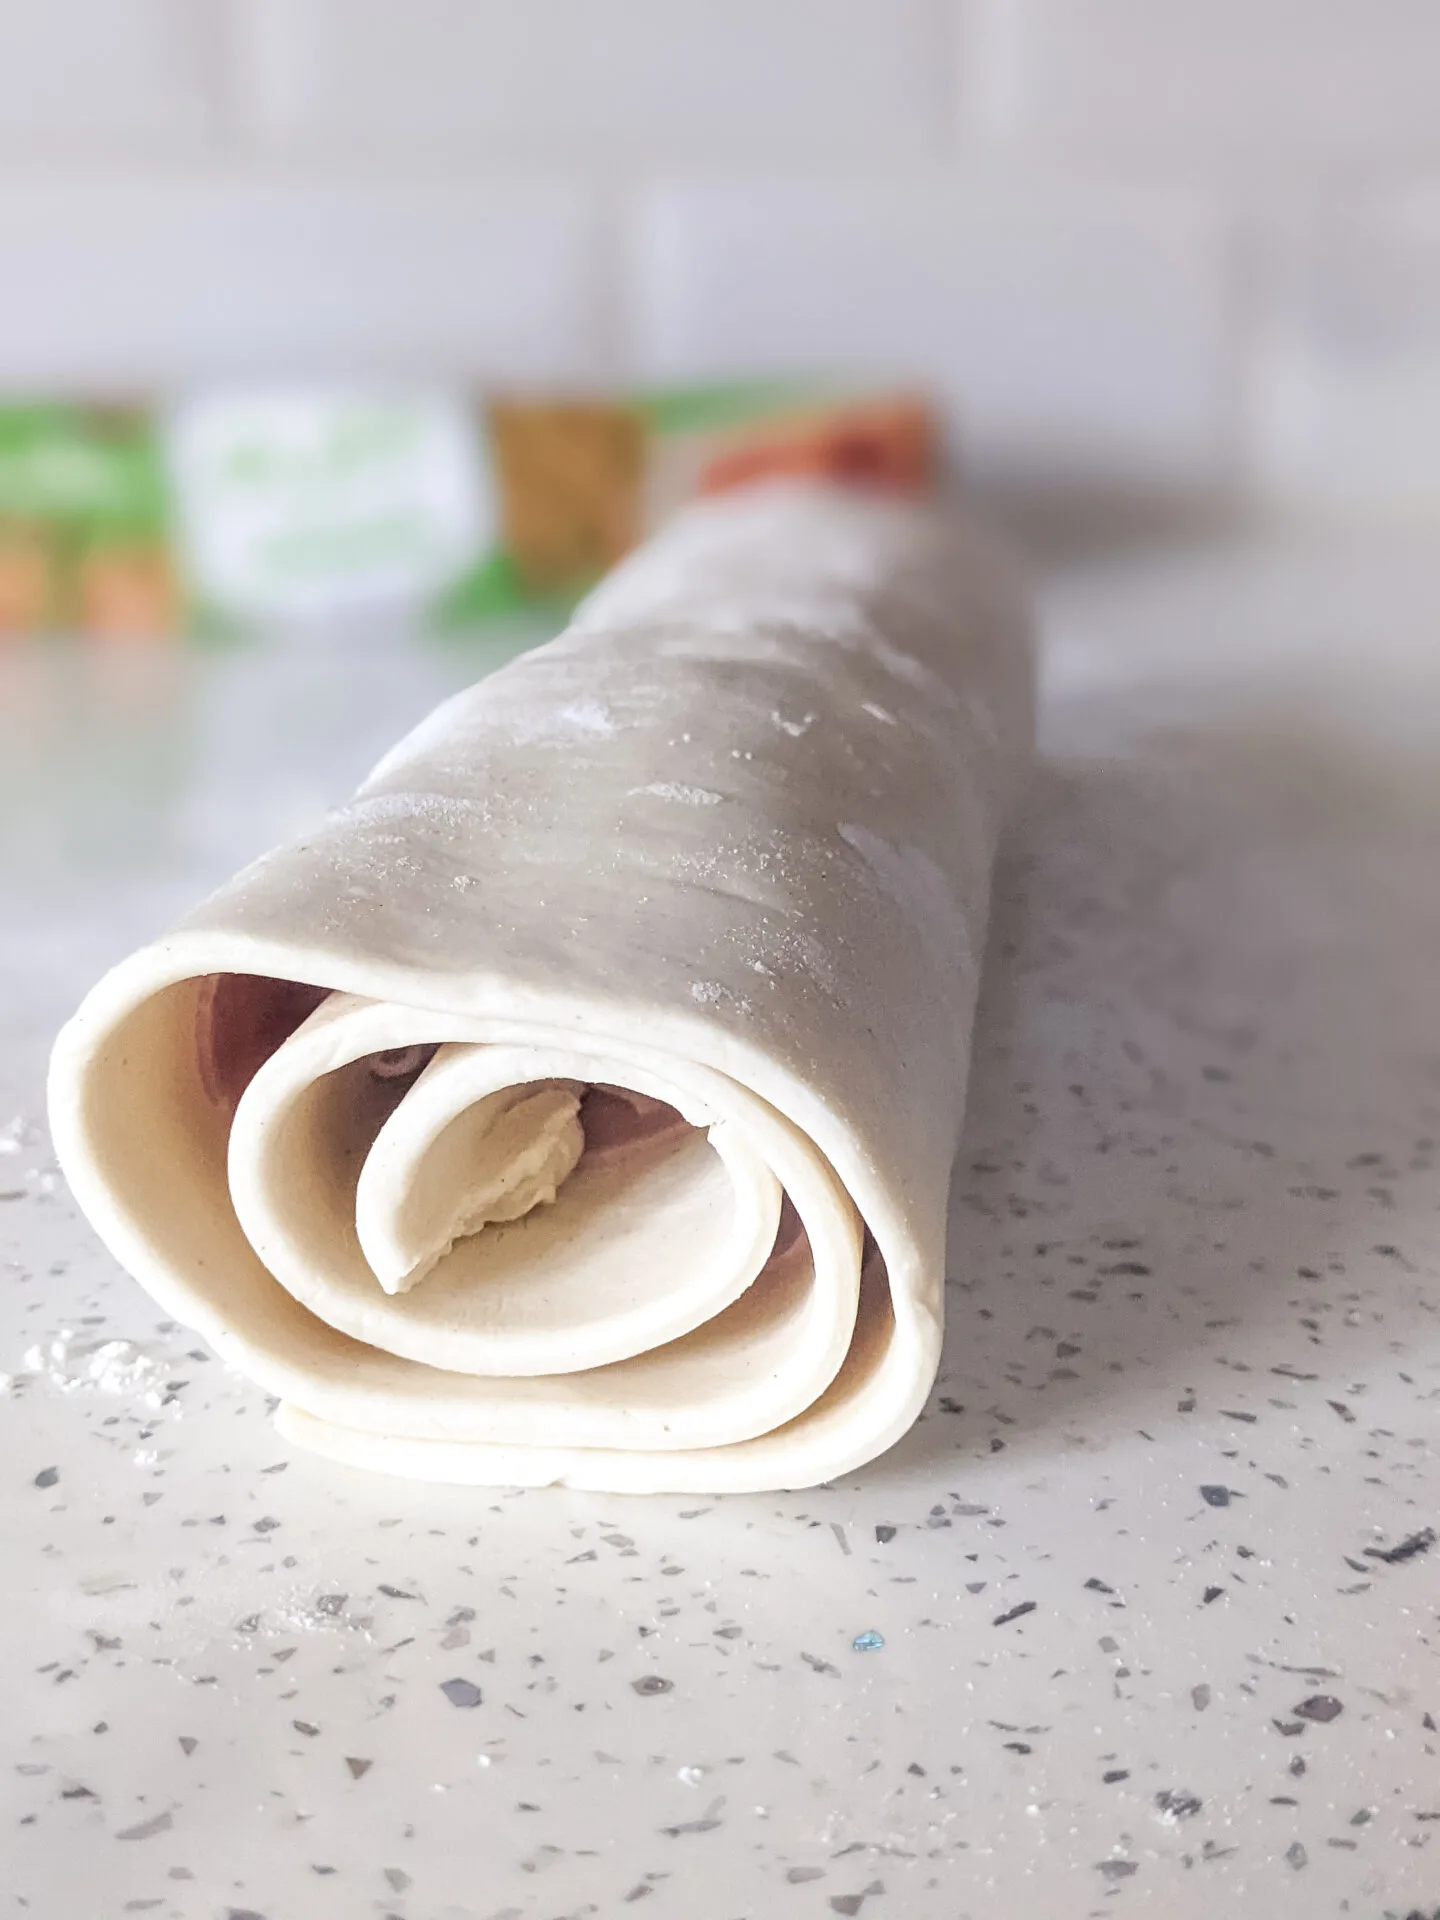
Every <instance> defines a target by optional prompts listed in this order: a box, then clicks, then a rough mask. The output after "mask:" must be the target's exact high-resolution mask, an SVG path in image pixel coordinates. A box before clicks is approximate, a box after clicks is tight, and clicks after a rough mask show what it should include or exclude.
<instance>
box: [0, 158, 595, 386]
mask: <svg viewBox="0 0 1440 1920" xmlns="http://www.w3.org/2000/svg"><path fill="white" fill-rule="evenodd" d="M0 260H3V261H4V263H5V298H4V299H3V301H0V385H4V386H6V387H14V386H16V385H26V386H38V385H44V384H46V383H51V384H55V385H57V386H59V387H61V388H64V387H66V386H69V385H72V384H77V383H78V384H80V385H89V386H97V385H99V386H114V385H117V384H119V385H123V384H127V383H131V382H139V383H142V384H143V383H159V384H161V385H169V384H172V383H176V382H183V381H186V380H190V379H194V378H197V377H200V378H203V377H206V376H210V375H217V374H244V373H288V372H300V373H322V374H323V373H328V372H365V371H378V372H382V373H384V372H394V373H402V372H403V373H423V374H436V375H444V374H455V375H467V376H471V375H473V376H478V377H481V378H491V379H497V378H498V379H565V378H573V377H576V376H581V377H583V376H585V375H587V374H590V373H593V371H594V368H595V365H596V352H597V348H596V324H595V315H596V289H595V285H594V261H593V257H592V236H591V232H590V223H589V208H588V205H587V202H586V200H585V198H584V197H583V196H582V195H581V194H579V193H578V192H575V191H571V190H569V189H566V188H562V187H549V186H544V185H535V186H523V185H520V184H518V183H516V184H509V185H506V186H505V187H503V188H495V189H485V188H473V189H472V188H455V189H450V188H439V187H436V188H424V187H394V186H387V185H377V186H373V187H372V186H366V185H363V184H353V185H334V186H326V185H291V184H282V183H280V182H271V183H254V182H251V183H245V182H236V181H232V180H224V179H209V180H191V181H186V182H183V183H173V182H161V181H158V180H148V181H147V180H139V181H131V182H128V183H124V184H117V185H111V186H98V185H92V186H85V187H80V186H71V185H53V186H41V185H37V184H34V183H26V184H24V185H16V184H11V185H8V186H4V187H0Z"/></svg>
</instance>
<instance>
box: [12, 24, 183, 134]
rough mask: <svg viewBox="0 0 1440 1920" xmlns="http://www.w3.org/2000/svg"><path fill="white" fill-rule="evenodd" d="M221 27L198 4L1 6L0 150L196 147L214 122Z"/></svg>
mask: <svg viewBox="0 0 1440 1920" xmlns="http://www.w3.org/2000/svg"><path fill="white" fill-rule="evenodd" d="M218 27H219V22H218V18H217V17H216V15H215V13H214V10H213V7H205V6H202V5H199V4H196V3H195V0H124V3H123V4H121V0H0V150H3V149H6V148H9V149H13V148H14V147H15V146H16V145H23V146H27V147H37V148H39V149H40V150H41V151H42V152H47V153H54V152H55V151H56V150H61V151H63V150H65V149H69V148H74V147H77V146H78V147H81V148H86V149H94V148H96V147H100V146H104V147H107V148H108V147H116V148H120V147H124V148H130V147H138V148H140V149H142V150H145V151H151V150H153V149H154V148H156V147H170V148H173V147H177V146H178V147H187V148H188V147H193V146H194V145H196V144H198V143H199V142H200V141H201V140H203V138H204V137H205V136H206V134H207V133H208V132H209V131H210V130H211V129H212V127H213V125H214V121H215V118H216V113H217V107H218V92H219V81H220V71H219V69H220V52H221V48H220V40H219V33H218Z"/></svg>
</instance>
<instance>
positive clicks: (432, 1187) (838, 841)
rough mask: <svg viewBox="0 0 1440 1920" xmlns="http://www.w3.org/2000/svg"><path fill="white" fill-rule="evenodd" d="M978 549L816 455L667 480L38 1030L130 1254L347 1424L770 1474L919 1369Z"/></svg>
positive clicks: (532, 1464)
mask: <svg viewBox="0 0 1440 1920" xmlns="http://www.w3.org/2000/svg"><path fill="white" fill-rule="evenodd" d="M1030 709H1031V683H1030V657H1029V648H1028V640H1027V629H1026V621H1025V615H1024V610H1023V606H1022V603H1021V600H1020V597H1019V594H1018V592H1017V589H1016V585H1015V580H1014V575H1013V572H1012V569H1011V568H1010V566H1009V564H1008V562H1007V560H1006V559H1005V557H1004V556H1003V554H1001V553H1000V552H999V551H997V550H996V549H995V548H994V547H993V546H992V544H991V542H990V541H989V539H988V538H987V537H986V536H985V535H984V534H983V533H981V532H979V531H978V530H977V529H975V528H974V527H973V526H971V525H969V524H968V523H966V522H965V521H964V520H962V519H959V518H957V517H956V516H955V515H954V513H953V512H951V511H950V510H948V509H941V508H934V507H917V506H913V505H907V504H902V503H899V502H896V501H893V500H881V499H876V498H870V497H866V496H864V495H861V494H858V493H849V492H844V491H840V490H834V489H829V488H812V487H797V486H791V485H785V486H779V487H768V488H763V489H755V490H752V491H749V492H746V493H744V494H739V495H735V496H733V497H729V498H726V499H723V500H719V501H716V502H712V503H708V504H706V505H703V506H701V507H699V508H696V509H692V510H691V512H689V513H688V514H687V515H685V516H683V517H682V518H681V519H680V520H679V521H678V522H676V523H675V524H674V525H673V526H672V527H670V528H669V529H667V531H666V532H664V533H663V534H662V535H661V536H660V537H659V538H658V539H657V540H656V541H654V542H652V543H651V545H650V546H649V547H647V548H645V549H642V550H641V551H640V552H639V553H637V554H636V555H634V556H633V557H632V558H631V559H630V560H628V561H627V562H625V563H624V565H622V566H621V567H620V568H619V569H618V570H617V571H616V573H615V574H613V575H612V576H611V577H610V579H609V580H607V581H606V582H605V583H604V584H603V585H602V586H601V587H600V588H599V589H598V590H597V592H596V593H595V594H593V595H592V596H591V598H590V600H589V601H588V602H587V603H586V604H585V605H584V606H583V607H582V608H581V609H580V610H579V612H578V614H577V616H576V618H575V620H574V622H573V623H572V625H571V627H570V628H569V629H568V630H567V632H566V633H564V634H563V635H561V637H560V638H559V639H558V640H556V641H554V642H552V643H551V644H550V645H549V646H547V647H544V648H541V649H539V650H537V651H536V652H534V653H532V654H529V655H526V656H524V657H522V658H521V659H520V660H518V661H516V662H514V663H513V664H512V665H511V666H509V667H507V668H506V669H504V670H503V671H502V672H500V673H498V674H496V675H494V676H493V677H492V678H491V679H489V680H487V681H484V682H482V683H481V684H480V685H479V686H477V687H474V688H472V689H470V690H469V691H467V692H466V693H463V694H461V695H459V696H457V697H456V698H455V699H453V700H451V701H448V702H447V703H446V704H445V705H444V706H442V707H440V708H439V709H438V710H437V711H436V712H435V713H434V714H432V715H431V716H430V717H429V718H428V719H427V720H425V721H424V722H422V723H421V725H420V726H419V727H418V728H416V729H415V730H414V732H413V733H411V734H410V735H409V736H408V737H407V738H406V739H405V740H403V741H401V743H400V744H399V745H398V746H397V747H396V748H395V749H394V750H393V751H392V752H391V753H390V754H388V755H387V756H386V757H385V759H384V760H383V761H382V762H381V764H380V765H379V766H378V767H377V768H376V769H375V771H374V773H373V774H372V775H371V776H370V778H369V780H367V782H366V783H365V785H364V786H363V787H362V788H361V789H360V792H359V793H358V794H357V796H356V797H355V799H354V800H353V801H352V802H350V803H349V805H347V806H345V807H343V808H341V809H339V810H338V811H337V812H336V813H334V814H332V815H331V816H330V817H329V818H328V819H327V820H325V821H324V822H322V823H321V824H320V825H319V826H318V827H317V828H316V830H315V831H314V832H313V833H312V834H310V835H309V836H307V837H306V838H305V839H303V840H301V841H299V842H297V843H296V844H294V845H291V846H288V847H284V848H281V849H279V850H278V851H277V852H275V853H273V854H270V855H268V856H266V857H265V858H264V859H262V860H260V861H258V862H256V863H255V864H254V865H253V866H251V867H249V868H247V869H246V870H245V871H244V872H243V873H241V874H239V875H238V876H237V877H236V878H235V879H234V880H233V881H232V882H230V883H229V884H228V885H227V886H226V887H224V888H222V889H221V890H220V892H219V893H217V894H216V895H214V896H213V897H212V898H211V899H210V900H209V901H207V902H206V903H205V904H204V905H203V906H202V907H200V908H199V909H198V910H197V911H196V912H195V913H194V914H192V915H191V916H190V917H189V918H188V919H187V920H186V921H185V922H183V923H182V925H181V926H180V927H179V928H177V929H176V930H175V931H174V932H173V933H171V934H170V935H168V936H166V937H164V938H162V939H160V940H157V941H156V942H155V943H154V944H153V945H151V946H149V947H147V948H145V949H144V950H142V951H141V952H140V953H138V954H136V955H134V956H132V958H131V959H129V960H128V961H126V962H124V963H122V965H121V966H120V967H118V968H116V969H115V971H114V972H113V973H112V974H110V975H109V976H107V978H106V979H105V980H104V981H102V982H101V983H100V985H99V986H98V987H97V988H96V989H95V990H94V992H93V993H92V994H91V995H90V996H89V998H88V999H87V1000H86V1002H85V1003H84V1005H83V1006H82V1007H81V1009H80V1010H79V1012H78V1013H77V1014H76V1016H75V1018H74V1019H73V1020H72V1021H71V1022H70V1024H69V1025H68V1026H67V1028H66V1029H65V1031H64V1033H63V1034H62V1035H61V1037H60V1039H59V1041H58V1042H57V1045H56V1050H55V1057H54V1063H53V1068H52V1078H51V1111H52V1122H53V1126H54V1132H55V1137H56V1142H57V1147H58V1149H59V1152H60V1155H61V1159H62V1163H63V1165H64V1167H65V1170H66V1173H67V1175H68V1176H69V1178H70V1180H71V1183H72V1186H73V1187H74V1190H75V1192H76V1194H77V1196H78V1198H79V1199H80V1201H81V1203H82V1205H83V1206H84V1208H85V1210H86V1212H87V1213H88V1214H89V1216H90V1218H91V1220H92V1221H93V1222H94V1224H95V1226H96V1227H97V1229H98V1230H99V1231H100V1233H101V1234H102V1236H103V1237H104V1238H105V1239H106V1241H107V1242H108V1244H109V1245H110V1246H111V1247H112V1249H113V1250H114V1251H115V1253H116V1254H117V1256H118V1257H119V1258H120V1259H121V1260H122V1262H123V1263H124V1264H125V1265H126V1266H127V1267H128V1268H129V1269H130V1271H131V1272H132V1273H134V1274H135V1276H136V1277H137V1278H138V1279H139V1280H140V1281H141V1282H142V1284H144V1285H145V1286H147V1287H148V1288H149V1289H150V1290H151V1292H152V1293H154V1295H155V1296H156V1298H157V1299H159V1300H160V1301H161V1302H162V1303H163V1304H164V1306H165V1308H166V1310H167V1311H168V1312H170V1313H171V1314H173V1315H174V1316H175V1317H176V1318H178V1319H181V1320H183V1321H185V1322H186V1323H187V1324H189V1325H191V1326H194V1327H195V1328H196V1329H197V1330H198V1331H199V1332H201V1333H202V1334H203V1335H204V1336H205V1337H206V1338H207V1339H209V1340H210V1341H211V1342H212V1344H213V1345H214V1346H215V1347H216V1348H217V1349H218V1350H219V1351H220V1352H221V1353H222V1354H223V1355H224V1357H225V1358H226V1359H227V1360H229V1361H230V1362H231V1364H233V1365H234V1366H236V1367H238V1368H239V1369H240V1370H241V1371H243V1372H245V1373H248V1374H249V1375H250V1376H251V1377H252V1378H254V1379H255V1380H257V1381H258V1382H260V1383H261V1384H262V1385H263V1386H265V1387H266V1388H267V1389H268V1390H269V1391H271V1392H272V1393H274V1394H276V1395H278V1396H279V1397H280V1399H281V1401H282V1402H283V1403H284V1404H283V1405H282V1408H281V1412H280V1415H279V1422H280V1425H281V1427H282V1429H283V1430H284V1431H285V1432H286V1433H288V1434H289V1435H290V1436H291V1437H292V1438H293V1439H295V1440H296V1441H298V1442H301V1443H303V1444H305V1445H308V1446H310V1447H312V1448H315V1449H316V1450H318V1451H320V1452H322V1453H326V1454H329V1455H331V1456H332V1457H334V1458H336V1459H340V1460H345V1461H350V1462H353V1463H356V1464H360V1465H365V1466H370V1467H375V1468H379V1469H381V1470H384V1471H390V1472H397V1473H405V1474H413V1475H416V1476H421V1477H430V1478H436V1479H448V1480H462V1481H473V1482H482V1483H496V1484H543V1483H547V1482H552V1481H563V1482H565V1483H568V1484H571V1485H576V1486H588V1487H596V1488H606V1489H615V1490H647V1489H660V1488H666V1489H677V1490H688V1489H697V1490H723V1489H727V1488H734V1489H743V1488H757V1487H774V1486H797V1485H804V1484H810V1483H812V1482H815V1481H819V1480H823V1479H826V1478H829V1477H832V1476H833V1475H834V1474H836V1473H839V1472H843V1471H845V1470H846V1469H848V1468H851V1467H854V1466H856V1465H858V1464H860V1463H861V1462H863V1461H865V1460H867V1459H869V1458H871V1457H872V1456H873V1455H875V1454H876V1453H878V1452H880V1451H882V1450H883V1449H884V1448H885V1447H887V1446H888V1445H890V1444H891V1443H892V1442H893V1441H894V1440H895V1439H896V1438H898V1437H899V1435H900V1434H901V1433H903V1432H904V1431H905V1430H906V1428H907V1427H908V1426H909V1425H910V1423H911V1422H912V1421H913V1419H914V1417H915V1415H916V1413H917V1412H918V1411H919V1409H920V1407H921V1405H922V1404H923V1401H924V1398H925V1395H926V1393H927V1391H928V1389H929V1386H930V1383H931V1380H932V1379H933V1376H934V1371H935V1367H936V1364H937V1361H938V1355H939V1340H940V1331H941V1292H942V1285H943V1272H942V1265H941V1261H942V1249H943V1245H944V1224H945V1200H946V1190H947V1184H948V1176H949V1168H950V1160H951V1156H952V1154H953V1151H954V1146H955V1142H956V1139H957V1136H958V1131H959V1125H960V1119H961V1113H962V1107H963V1098H964V1084H965V1073H966V1067H967V1063H968V1054H969V1035H970V1025H971V1021H972V1018H973V1013H974V1003H975V993H976V987H977V981H978V970H979V962H980V955H981V951H982V948H983V944H984V932H985V920H986V913H987V907H988V898H989V882H990V868H991V863H992V860H993V857H994V852H995V843H996V837H997V834H998V832H999V828H1000V823H1001V820H1002V817H1003V813H1004V809H1005V806H1006V804H1007V802H1008V799H1009V797H1010V794H1011V792H1012V790H1013V787H1014V784H1015V780H1016V778H1017V775H1018V773H1019V771H1020V769H1021V768H1022V767H1023V764H1024V760H1025V756H1026V752H1027V749H1028V743H1029V728H1030Z"/></svg>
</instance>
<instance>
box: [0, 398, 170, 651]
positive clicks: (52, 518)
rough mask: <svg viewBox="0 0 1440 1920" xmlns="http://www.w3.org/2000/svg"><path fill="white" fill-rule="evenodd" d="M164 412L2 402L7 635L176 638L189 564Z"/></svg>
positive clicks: (1, 540)
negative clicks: (167, 463)
mask: <svg viewBox="0 0 1440 1920" xmlns="http://www.w3.org/2000/svg"><path fill="white" fill-rule="evenodd" d="M169 495H170V489H169V487H168V484H167V481H166V476H165V467H164V459H163V449H162V445H161V435H160V432H159V429H158V426H157V423H156V420H155V417H154V416H153V415H152V414H150V413H148V412H147V411H146V410H145V409H143V408H139V407H129V406H100V405H93V404H85V405H67V404H63V403H54V404H51V403H45V402H39V401H28V402H23V403H19V404H14V405H9V406H0V634H3V633H44V632H49V631H52V630H65V631H70V632H85V633H91V634H96V635H125V634H132V633H134V634H160V635H164V634H168V633H172V632H174V631H176V630H177V628H178V627H179V625H180V621H181V613H182V594H181V590H180V584H179V580H180V570H179V566H178V563H177V557H176V553H175V548H174V541H173V520H172V515H171V512H170V505H169Z"/></svg>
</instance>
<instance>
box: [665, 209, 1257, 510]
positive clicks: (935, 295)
mask: <svg viewBox="0 0 1440 1920" xmlns="http://www.w3.org/2000/svg"><path fill="white" fill-rule="evenodd" d="M635 240H636V248H635V252H636V269H637V287H636V313H635V321H636V326H637V330H638V331H637V341H638V353H639V367H640V370H642V371H643V372H645V373H648V374H651V375H659V376H663V377H691V376H701V375H710V374H722V373H727V372H737V371H740V372H755V371H772V372H787V371H791V370H805V369H833V370H839V371H853V372H864V373H875V374H879V375H882V376H887V377H898V378H900V379H908V380H914V381H922V382H925V383H927V384H929V385H930V386H931V387H932V389H933V390H934V391H935V392H937V393H938V394H940V395H941V396H942V397H943V398H945V399H946V400H948V401H949V402H950V403H952V405H953V408H954V412H955V415H956V417H957V418H958V423H959V429H960V437H961V441H962V444H963V445H965V446H966V447H968V449H969V457H970V459H971V460H972V461H973V463H974V465H975V466H976V467H977V468H979V469H981V470H984V471H987V472H990V473H993V474H996V475H1004V476H1007V477H1017V478H1021V479H1024V480H1027V481H1030V480H1033V481H1039V482H1046V481H1068V480H1071V479H1075V478H1088V479H1096V480H1102V481H1109V482H1118V483H1122V484H1123V483H1126V482H1128V481H1130V480H1133V479H1135V478H1137V477H1142V476H1145V477H1153V478H1158V479H1161V480H1163V481H1166V482H1170V483H1174V484H1181V485H1185V484H1199V485H1205V484H1210V483H1213V482H1215V481H1217V480H1218V479H1220V478H1221V477H1222V475H1223V473H1224V469H1225V465H1226V461H1227V459H1228V456H1229V451H1230V445H1231V435H1232V432H1233V426H1234V422H1233V420H1232V418H1231V409H1230V356H1229V337H1228V334H1229V313H1228V306H1227V298H1226V290H1227V281H1226V272H1225V268H1226V261H1225V254H1224V249H1223V245H1222V241H1221V236H1220V235H1219V233H1218V232H1217V230H1216V227H1215V225H1214V223H1213V221H1212V220H1211V218H1210V216H1209V215H1208V213H1207V212H1206V210H1205V209H1204V208H1203V207H1201V206H1197V205H1195V204H1194V203H1192V202H1191V201H1190V200H1189V199H1187V198H1180V199H1171V198H1169V197H1168V196H1167V197H1164V198H1159V199H1156V198H1154V197H1151V196H1148V195H1136V194H1134V193H1125V192H1118V193H1111V192H1099V193H1095V192H1088V193H1087V192H1084V191H1080V190H1075V189H1070V188H1066V187H1064V186H1059V185H1057V186H1053V187H1051V188H1048V189H1019V188H1015V187H1003V186H1002V187H993V188H992V187H988V186H984V185H980V184H976V185H974V186H969V187H964V188H959V187H955V188H950V187H941V186H937V185H935V184H934V183H933V182H932V183H930V184H919V185H915V186H907V185H901V184H894V185H889V186H884V187H879V186H875V187H866V186H853V187H852V186H840V185H827V186H808V185H797V184H794V183H790V184H779V185H761V184H748V185H733V184H732V185H720V186H689V187H685V186H675V187H670V188H665V189H661V190H658V191H656V192H655V193H654V194H653V195H652V196H651V197H650V198H649V199H648V201H647V202H646V203H645V205H644V206H643V207H642V209H641V210H640V213H639V216H638V220H637V231H636V235H635Z"/></svg>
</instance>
